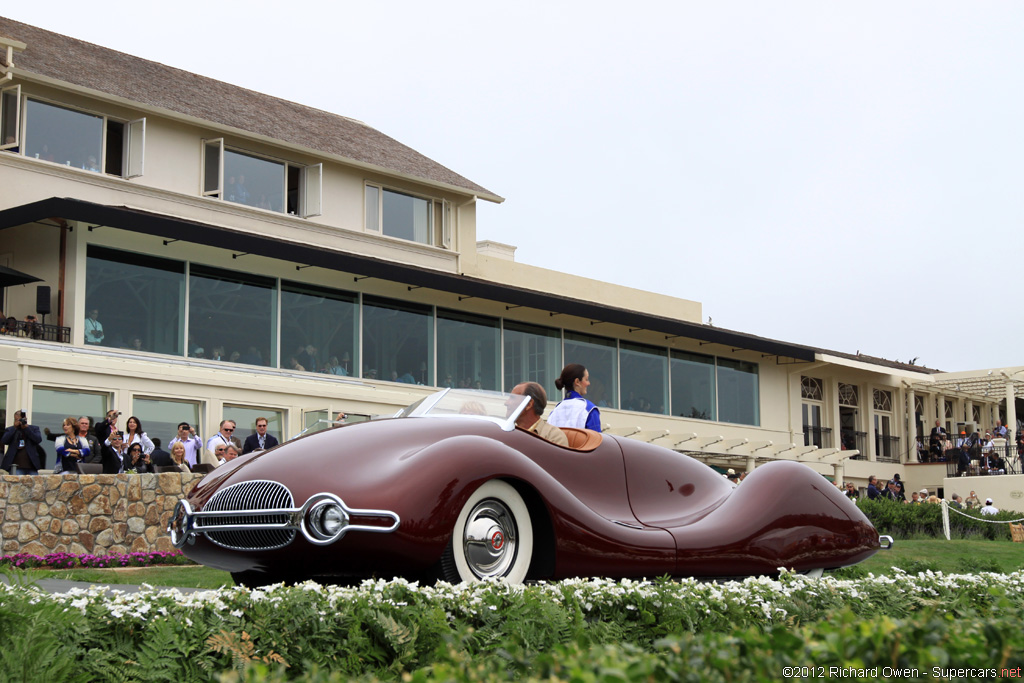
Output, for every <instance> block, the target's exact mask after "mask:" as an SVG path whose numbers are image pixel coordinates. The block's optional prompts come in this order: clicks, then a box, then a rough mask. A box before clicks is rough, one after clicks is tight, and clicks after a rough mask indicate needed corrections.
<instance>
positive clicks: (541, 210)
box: [0, 0, 1024, 371]
mask: <svg viewBox="0 0 1024 683" xmlns="http://www.w3.org/2000/svg"><path fill="white" fill-rule="evenodd" d="M122 9H123V11H111V10H98V9H97V7H96V6H95V5H93V4H89V3H82V2H68V1H65V0H57V1H55V0H50V1H48V2H39V3H31V4H30V3H17V4H12V3H8V6H6V7H5V8H4V9H2V10H0V14H5V15H6V16H9V17H11V18H14V19H17V20H19V21H24V22H26V23H30V24H34V25H37V26H40V27H43V28H46V29H49V30H52V31H57V32H59V33H64V34H67V35H71V36H74V37H76V38H81V39H83V40H88V41H90V42H93V43H97V44H100V45H103V46H106V47H110V48H114V49H117V50H121V51H123V52H127V53H130V54H133V55H138V56H141V57H145V58H147V59H152V60H155V61H158V62H163V63H165V64H169V65H171V66H175V67H179V68H182V69H186V70H188V71H192V72H195V73H199V74H203V75H205V76H210V77H213V78H217V79H220V80H224V81H228V82H230V83H233V84H236V85H242V86H245V87H248V88H252V89H254V90H258V91H261V92H265V93H268V94H271V95H275V96H278V97H283V98H286V99H290V100H295V101H298V102H301V103H303V104H307V105H311V106H314V107H318V108H321V109H325V110H328V111H331V112H335V113H338V114H343V115H346V116H351V117H353V118H357V119H360V120H362V121H364V122H366V123H368V124H369V125H371V126H373V127H375V128H377V129H379V130H381V131H383V132H384V133H386V134H388V135H390V136H392V137H394V138H396V139H398V140H400V141H401V142H403V143H405V144H407V145H409V146H411V147H413V148H415V149H417V150H418V151H420V152H422V153H423V154H426V155H427V156H429V157H431V158H433V159H435V160H437V161H439V162H440V163H442V164H444V165H446V166H448V167H450V168H452V169H454V170H455V171H457V172H459V173H461V174H462V175H464V176H466V177H468V178H470V179H471V180H473V181H475V182H477V183H479V184H481V185H483V186H484V187H486V188H488V189H490V190H491V191H492V192H495V193H497V194H499V195H501V196H503V197H505V198H506V201H505V203H504V204H500V205H493V204H490V203H487V202H483V203H482V204H483V205H482V206H481V208H480V211H479V220H478V238H479V239H491V240H495V241H498V242H503V243H506V244H513V245H516V246H517V247H518V248H519V249H518V251H517V253H516V259H517V260H518V261H520V262H524V263H529V264H532V265H537V266H542V267H546V268H553V269H558V270H568V271H571V272H573V273H576V274H579V275H583V276H586V277H591V278H597V279H600V280H607V281H610V282H615V283H618V284H623V285H628V286H630V287H637V288H640V289H645V290H651V291H655V292H660V293H664V294H668V295H671V296H676V297H680V298H684V299H690V300H695V301H699V302H701V303H702V304H703V307H704V322H707V319H708V317H709V316H710V317H711V318H712V319H713V324H714V325H716V326H719V327H725V328H729V329H733V330H739V331H741V332H747V333H751V334H756V335H761V336H765V337H771V338H775V339H781V340H784V341H789V342H795V343H800V344H808V345H812V346H821V347H825V348H829V349H835V350H838V351H844V352H848V353H856V352H857V351H860V352H861V353H865V354H870V355H875V356H882V357H885V358H889V359H893V360H896V359H898V360H902V361H907V360H909V359H911V358H915V357H916V358H917V359H918V363H919V364H924V365H927V366H928V367H933V368H934V367H937V368H940V369H943V370H951V371H953V370H966V369H975V368H991V367H1002V366H1015V365H1024V351H1022V350H1021V342H1022V340H1024V324H1022V322H1021V320H1022V311H1021V302H1020V291H1021V284H1022V280H1024V277H1022V271H1021V268H1020V266H1018V265H1017V264H1018V263H1019V262H1021V261H1022V260H1024V252H1022V250H1021V248H1020V245H1021V242H1022V240H1021V237H1020V234H1021V195H1022V189H1024V177H1022V176H1024V170H1022V169H1024V87H1022V84H1021V74H1022V73H1024V40H1022V36H1024V3H1021V2H1012V1H1005V2H986V1H984V0H970V1H961V2H940V1H936V0H927V1H924V2H892V1H891V0H889V1H886V2H867V1H864V0H858V1H857V2H827V3H826V2H820V1H818V0H815V1H808V2H763V1H759V0H758V1H750V2H718V1H711V0H708V1H707V2H701V3H697V2H688V1H678V0H677V1H675V2H644V1H642V0H641V1H640V2H631V3H621V2H615V3H611V2H607V1H606V0H588V1H587V2H576V1H573V2H557V1H553V0H549V1H547V2H532V1H529V0H528V1H520V2H517V3H482V2H477V1H474V2H462V1H459V2H446V1H444V0H441V1H439V2H422V0H420V1H401V2H348V1H341V2H312V1H310V0H291V1H290V2H288V3H280V2H273V3H270V2H251V1H249V2H232V3H214V2H209V1H206V2H195V1H193V0H183V1H181V0H180V1H178V2H175V3H172V4H159V5H153V6H152V7H148V6H146V5H133V6H131V7H125V8H122Z"/></svg>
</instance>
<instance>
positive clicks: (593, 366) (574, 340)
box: [551, 332, 619, 408]
mask: <svg viewBox="0 0 1024 683" xmlns="http://www.w3.org/2000/svg"><path fill="white" fill-rule="evenodd" d="M615 351H616V348H615V340H614V339H605V338H603V337H592V336H590V335H587V334H577V333H575V332H566V333H565V364H566V365H568V364H569V363H580V364H581V365H583V366H584V367H586V368H587V372H588V373H589V375H590V388H589V389H588V390H587V398H589V399H590V400H591V401H592V402H593V403H594V404H595V405H597V406H598V407H602V408H603V407H608V408H618V407H619V398H618V397H619V391H618V365H619V364H618V363H617V362H616V355H615ZM559 373H561V369H559ZM551 400H552V401H557V400H561V396H559V395H557V394H556V395H555V396H553V397H551Z"/></svg>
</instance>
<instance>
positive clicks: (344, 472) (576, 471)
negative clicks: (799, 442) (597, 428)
mask: <svg viewBox="0 0 1024 683" xmlns="http://www.w3.org/2000/svg"><path fill="white" fill-rule="evenodd" d="M529 400H530V399H529V398H528V397H526V396H519V395H510V394H502V393H499V392H480V391H468V390H458V389H444V390H442V391H439V392H437V393H436V394H432V395H431V396H428V397H426V398H424V399H422V400H420V401H418V402H416V403H414V404H413V405H411V406H409V407H408V408H406V409H404V410H402V411H401V412H399V413H398V415H396V416H395V417H394V418H391V419H383V420H373V421H370V422H361V423H357V424H350V425H345V426H342V427H337V428H334V429H330V430H327V431H322V432H318V433H315V434H310V435H307V436H302V437H300V438H297V439H294V440H292V441H289V442H286V443H284V444H281V445H280V446H278V447H276V448H274V449H272V450H269V451H265V452H262V453H253V454H249V455H245V456H242V457H240V458H238V459H236V460H234V461H232V462H230V463H228V464H226V465H223V466H221V467H219V468H217V469H216V470H215V471H214V472H212V473H211V474H209V475H207V476H206V477H205V478H204V479H203V480H202V481H201V482H200V483H199V485H197V486H196V487H195V488H194V489H193V490H192V492H191V493H190V494H189V495H188V497H187V498H186V499H184V500H182V501H180V502H179V503H178V507H177V509H176V510H175V514H174V517H173V519H172V521H171V524H170V528H169V531H170V533H171V537H172V540H173V541H174V544H175V545H176V546H177V547H179V548H181V549H182V551H183V552H184V553H185V554H186V555H187V556H189V557H191V558H192V559H194V560H196V561H197V562H201V563H202V564H205V565H209V566H211V567H216V568H218V569H224V570H227V571H229V572H231V573H232V575H233V576H234V577H235V579H236V581H238V582H240V583H246V584H247V585H250V586H254V585H263V584H268V583H274V582H277V581H282V580H283V581H296V580H299V579H303V578H318V579H328V580H332V581H343V582H348V581H353V580H358V579H361V578H365V577H383V578H391V577H395V576H402V577H406V578H410V579H428V578H442V579H446V580H448V581H452V582H458V581H474V580H478V579H483V578H489V577H501V578H504V579H506V580H508V581H510V582H522V581H526V580H534V579H562V578H568V577H587V576H602V577H616V578H618V577H656V576H662V575H672V576H695V577H707V578H729V577H745V576H751V575H771V574H776V573H778V570H779V568H782V567H784V568H787V569H792V570H795V571H801V572H820V571H821V570H822V569H828V568H834V567H841V566H845V565H850V564H854V563H856V562H860V561H861V560H864V559H866V558H867V557H869V556H871V555H872V554H873V553H875V551H877V550H878V549H879V547H880V540H879V535H878V533H877V532H876V531H875V529H874V527H872V525H871V523H870V522H869V521H868V520H867V518H866V517H865V516H864V515H863V514H862V513H861V512H860V510H858V509H857V507H856V506H855V505H854V504H853V503H852V502H851V501H850V500H848V499H847V498H846V497H845V496H844V495H843V494H842V493H840V492H839V491H838V490H836V488H835V487H834V486H832V485H831V484H829V482H828V481H826V480H825V479H824V478H823V477H822V476H821V475H819V474H817V473H816V472H814V471H813V470H811V469H810V468H809V467H807V466H805V465H802V464H800V463H796V462H791V461H777V462H769V463H767V464H764V465H762V466H760V467H758V468H757V469H756V470H754V471H753V472H752V473H751V474H750V475H749V476H748V477H747V478H746V479H745V480H744V481H743V482H742V483H741V484H740V485H738V486H737V485H734V484H732V483H730V482H729V481H727V480H726V479H725V478H723V477H722V476H721V475H719V474H717V473H715V472H714V471H713V470H712V469H711V468H709V467H707V466H706V465H704V464H703V463H700V462H698V461H697V460H694V459H692V458H690V457H688V456H685V455H683V454H680V453H677V452H675V451H671V450H669V449H667V448H662V447H660V446H655V445H652V444H648V443H642V442H639V441H634V440H630V439H626V438H619V437H615V436H609V435H604V434H599V433H597V432H592V431H588V430H582V429H578V430H571V429H567V430H565V431H566V432H567V434H568V436H569V439H570V447H568V448H565V447H561V446H556V445H554V444H552V443H549V442H547V441H545V440H544V439H542V438H540V437H538V436H536V435H535V434H533V433H531V432H527V431H524V430H522V429H519V428H516V427H515V418H516V417H517V416H518V414H519V413H520V412H521V411H522V409H523V408H524V407H525V406H526V405H527V403H528V401H529Z"/></svg>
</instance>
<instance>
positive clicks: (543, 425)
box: [529, 418, 569, 446]
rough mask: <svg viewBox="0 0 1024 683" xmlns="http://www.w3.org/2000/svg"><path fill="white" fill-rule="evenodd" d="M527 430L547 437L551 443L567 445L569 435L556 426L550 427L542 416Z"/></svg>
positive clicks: (544, 437)
mask: <svg viewBox="0 0 1024 683" xmlns="http://www.w3.org/2000/svg"><path fill="white" fill-rule="evenodd" d="M529 431H531V432H533V433H534V434H536V435H537V436H539V437H541V438H542V439H547V440H548V441H550V442H551V443H553V444H557V445H559V446H568V445H569V437H567V436H566V435H565V432H563V431H562V430H561V429H559V428H558V427H552V426H551V425H549V424H548V423H547V422H545V421H544V418H540V419H539V420H537V421H536V422H534V423H533V426H532V427H530V429H529Z"/></svg>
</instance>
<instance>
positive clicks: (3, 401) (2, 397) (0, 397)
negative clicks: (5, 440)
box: [0, 386, 7, 429]
mask: <svg viewBox="0 0 1024 683" xmlns="http://www.w3.org/2000/svg"><path fill="white" fill-rule="evenodd" d="M0 425H3V428H4V429H6V428H7V387H6V386H3V387H0Z"/></svg>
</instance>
